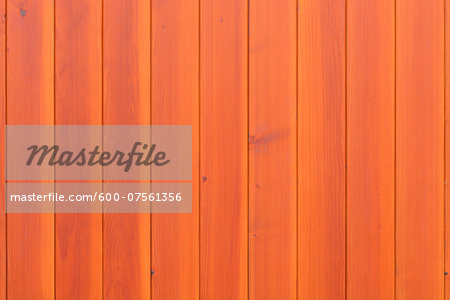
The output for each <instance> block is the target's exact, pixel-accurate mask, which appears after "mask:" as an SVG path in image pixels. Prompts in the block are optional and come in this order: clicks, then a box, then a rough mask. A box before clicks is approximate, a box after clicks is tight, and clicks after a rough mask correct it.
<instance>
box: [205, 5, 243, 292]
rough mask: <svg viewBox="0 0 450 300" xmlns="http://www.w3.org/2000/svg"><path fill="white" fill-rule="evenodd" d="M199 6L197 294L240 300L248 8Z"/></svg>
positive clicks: (240, 6)
mask: <svg viewBox="0 0 450 300" xmlns="http://www.w3.org/2000/svg"><path fill="white" fill-rule="evenodd" d="M200 7H201V11H200V78H201V79H200V142H201V146H200V175H201V177H202V183H201V186H200V283H201V286H200V298H201V299H217V300H219V299H236V300H238V299H246V298H247V296H248V268H247V267H248V240H247V238H248V197H247V196H248V191H247V183H248V182H247V181H248V171H247V165H248V158H247V156H248V155H247V151H248V148H247V147H248V143H247V141H248V128H247V113H248V112H247V104H248V103H247V93H248V83H247V75H248V74H247V73H248V70H247V63H248V62H247V54H248V53H247V52H248V49H247V45H248V44H247V43H248V40H247V35H248V32H247V28H248V27H247V26H248V23H247V21H248V20H247V16H248V7H247V2H246V1H239V0H201V3H200Z"/></svg>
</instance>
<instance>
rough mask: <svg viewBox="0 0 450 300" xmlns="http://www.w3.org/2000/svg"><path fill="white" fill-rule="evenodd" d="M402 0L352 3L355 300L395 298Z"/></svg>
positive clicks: (350, 295)
mask: <svg viewBox="0 0 450 300" xmlns="http://www.w3.org/2000/svg"><path fill="white" fill-rule="evenodd" d="M394 197H395V2H393V1H391V0H374V1H372V0H369V1H357V0H349V1H348V2H347V299H394V287H395V281H394V280H395V278H394V276H395V261H394V257H395V223H394V221H395V216H394V215H395V199H394Z"/></svg>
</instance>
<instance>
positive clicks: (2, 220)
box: [0, 1, 6, 299]
mask: <svg viewBox="0 0 450 300" xmlns="http://www.w3.org/2000/svg"><path fill="white" fill-rule="evenodd" d="M5 5H6V2H5V1H3V2H2V3H0V149H5V138H6V136H5V125H6V111H5V109H6V81H5V79H6V6H5ZM0 170H5V153H4V151H3V150H0ZM5 193H6V189H5V172H4V171H0V299H6V210H5V207H6V205H5V204H6V202H5Z"/></svg>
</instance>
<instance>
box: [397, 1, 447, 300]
mask: <svg viewBox="0 0 450 300" xmlns="http://www.w3.org/2000/svg"><path fill="white" fill-rule="evenodd" d="M443 8H444V3H443V2H442V1H440V0H433V1H424V0H414V1H404V0H397V60H396V65H397V66H396V68H397V108H396V118H397V119H396V122H397V132H396V143H397V146H396V149H397V150H396V169H397V171H396V172H397V175H396V177H397V178H396V202H397V203H396V205H397V207H396V214H397V215H396V224H397V229H396V230H397V232H396V235H397V241H396V270H397V274H396V276H397V278H396V293H397V299H408V300H411V299H442V298H443V293H444V275H443V272H444V255H443V251H444V231H443V230H444V210H443V209H444V202H443V201H444V200H443V199H444V193H443V192H444V188H443V182H444V177H443V176H444V169H443V168H444V31H443V29H444V23H443V22H444V14H443Z"/></svg>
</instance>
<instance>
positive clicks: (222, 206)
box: [0, 0, 450, 300]
mask: <svg viewBox="0 0 450 300" xmlns="http://www.w3.org/2000/svg"><path fill="white" fill-rule="evenodd" d="M448 5H449V3H448V1H444V0H411V1H409V0H408V1H407V0H378V1H376V0H365V1H363V0H337V1H335V0H314V1H313V0H299V1H295V0H294V1H292V0H280V1H273V0H261V1H239V0H171V1H163V0H135V1H129V0H127V1H119V0H103V1H88V0H79V1H69V0H55V1H38V0H23V1H17V0H3V1H0V45H1V49H0V71H1V72H0V111H1V112H2V117H1V118H0V122H1V123H0V124H1V125H0V127H1V128H0V131H1V133H0V139H1V142H0V147H2V148H4V137H5V125H18V124H24V125H37V124H47V125H53V124H71V125H76V124H91V125H101V124H105V125H108V124H109V125H133V124H134V125H138V124H139V125H149V124H156V125H158V124H162V125H191V126H192V134H193V151H192V166H193V168H192V181H191V182H192V187H193V202H192V213H186V214H110V213H105V214H64V215H63V214H5V212H4V211H1V213H0V299H45V300H47V299H55V298H56V299H164V300H165V299H214V300H216V299H408V300H409V299H450V288H449V279H448V276H449V275H446V274H448V272H450V270H449V267H450V263H449V262H450V259H449V257H450V246H449V245H450V242H449V241H450V228H449V226H450V205H449V204H448V200H449V190H448V187H449V184H448V181H449V174H450V173H449V172H450V163H449V159H448V158H449V157H450V154H449V149H450V146H449V144H448V143H449V142H448V141H449V140H450V136H449V132H450V128H449V127H448V124H449V123H448V119H449V114H450V102H449V96H448V92H447V91H448V90H449V88H450V85H449V83H450V81H449V79H448V78H449V76H448V75H447V72H448V71H449V57H450V56H449V49H450V45H449V43H450V42H449V41H450V37H449V32H450V27H449V26H450V25H449V24H450V20H449V19H448V16H449V6H448ZM55 139H57V137H55ZM2 154H4V151H2ZM0 169H2V170H4V169H5V160H4V155H2V157H1V158H0ZM2 174H3V175H1V177H0V181H1V184H0V192H1V193H2V196H1V197H0V206H1V207H5V206H4V205H5V201H6V200H7V199H5V196H4V195H5V176H4V173H2ZM45 184H46V183H42V185H43V187H44V185H45ZM47 184H48V183H47ZM96 184H98V183H96ZM100 184H101V185H102V189H103V190H108V188H110V186H109V184H110V183H108V182H103V183H100ZM142 184H147V185H148V184H149V183H142ZM47 187H48V186H47ZM95 187H98V186H96V185H95V183H92V188H95ZM55 189H56V190H57V189H58V186H56V187H55Z"/></svg>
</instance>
